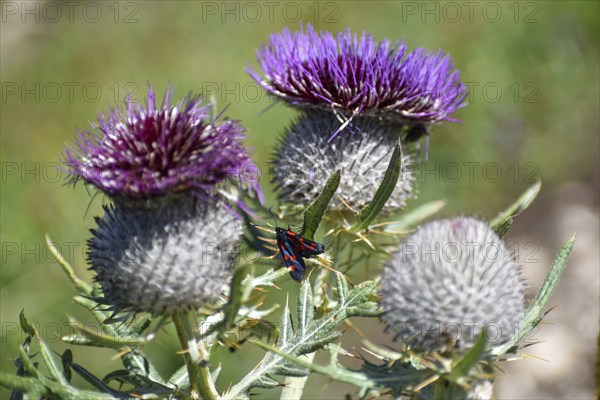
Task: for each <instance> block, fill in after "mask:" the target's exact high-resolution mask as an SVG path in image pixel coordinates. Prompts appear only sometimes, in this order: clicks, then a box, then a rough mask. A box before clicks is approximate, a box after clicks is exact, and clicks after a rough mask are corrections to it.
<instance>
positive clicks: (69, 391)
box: [0, 371, 125, 400]
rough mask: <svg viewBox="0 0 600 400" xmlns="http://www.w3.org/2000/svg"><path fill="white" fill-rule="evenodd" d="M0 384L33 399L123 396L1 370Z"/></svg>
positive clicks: (83, 399)
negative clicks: (81, 388)
mask: <svg viewBox="0 0 600 400" xmlns="http://www.w3.org/2000/svg"><path fill="white" fill-rule="evenodd" d="M0 386H3V387H6V388H8V389H12V390H16V391H19V392H21V393H27V394H28V395H29V397H30V398H34V399H40V398H42V397H43V396H44V397H52V398H58V399H77V400H110V399H116V398H123V397H125V396H118V397H115V396H112V395H109V394H105V393H99V392H92V391H90V390H80V389H77V388H75V387H73V386H63V385H61V384H59V383H56V382H52V381H50V380H47V379H36V378H29V377H21V376H15V375H10V374H7V373H5V372H2V371H0Z"/></svg>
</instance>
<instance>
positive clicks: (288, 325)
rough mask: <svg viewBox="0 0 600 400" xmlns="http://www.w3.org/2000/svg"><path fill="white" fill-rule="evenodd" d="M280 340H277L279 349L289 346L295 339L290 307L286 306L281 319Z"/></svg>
mask: <svg viewBox="0 0 600 400" xmlns="http://www.w3.org/2000/svg"><path fill="white" fill-rule="evenodd" d="M279 329H280V331H281V332H280V333H279V339H278V340H277V346H278V347H286V346H288V345H289V344H290V343H291V341H292V340H293V338H294V327H293V325H292V314H291V313H290V309H289V307H288V305H287V304H286V305H285V308H284V309H283V313H282V314H281V319H280V321H279Z"/></svg>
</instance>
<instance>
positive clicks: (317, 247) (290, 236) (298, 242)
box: [286, 229, 325, 258]
mask: <svg viewBox="0 0 600 400" xmlns="http://www.w3.org/2000/svg"><path fill="white" fill-rule="evenodd" d="M286 236H287V240H288V241H289V242H290V243H291V244H292V248H293V249H294V251H295V252H296V253H298V254H300V255H301V256H302V257H306V258H308V257H312V256H316V255H319V254H322V253H323V252H324V251H325V246H323V245H322V244H321V243H317V242H313V241H312V240H308V239H305V238H303V237H301V236H300V235H298V234H297V233H296V232H293V231H291V230H289V229H288V231H287V232H286Z"/></svg>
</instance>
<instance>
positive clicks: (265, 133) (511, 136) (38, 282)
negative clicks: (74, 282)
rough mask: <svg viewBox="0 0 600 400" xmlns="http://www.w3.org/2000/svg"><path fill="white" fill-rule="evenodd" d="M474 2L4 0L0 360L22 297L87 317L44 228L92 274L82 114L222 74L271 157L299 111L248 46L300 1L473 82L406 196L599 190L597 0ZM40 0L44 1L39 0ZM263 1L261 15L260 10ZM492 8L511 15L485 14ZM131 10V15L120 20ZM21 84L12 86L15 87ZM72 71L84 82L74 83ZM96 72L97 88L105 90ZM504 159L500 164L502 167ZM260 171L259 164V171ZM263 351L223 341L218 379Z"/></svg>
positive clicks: (461, 203)
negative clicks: (91, 5) (86, 8)
mask: <svg viewBox="0 0 600 400" xmlns="http://www.w3.org/2000/svg"><path fill="white" fill-rule="evenodd" d="M33 3H34V2H31V4H33ZM475 3H476V4H477V6H476V7H475V9H474V11H473V14H472V18H471V16H470V15H469V10H468V8H467V6H464V5H462V6H461V4H463V3H460V2H458V3H453V4H457V5H459V6H461V8H460V9H461V16H460V18H456V19H457V21H456V22H452V20H454V19H455V14H454V11H453V10H452V9H451V8H448V4H449V3H437V2H434V3H428V6H427V7H428V10H433V11H432V12H431V13H429V14H427V13H426V10H425V9H423V7H425V6H424V3H422V2H396V1H389V2H388V1H377V2H375V1H374V2H358V1H348V2H323V3H313V2H291V3H285V2H282V3H279V2H274V3H271V4H275V5H274V6H273V5H271V6H267V5H266V3H261V2H252V3H227V4H228V6H227V7H228V8H227V9H228V10H233V11H231V12H230V13H229V14H224V13H223V11H224V9H223V7H225V6H224V3H222V2H191V1H190V2H188V1H177V2H166V1H153V2H121V3H113V2H107V3H95V4H97V5H98V6H99V7H100V9H101V11H102V13H103V14H102V17H101V18H99V20H98V21H97V22H95V23H91V22H87V21H86V20H85V18H83V14H82V13H81V9H79V12H77V9H76V11H75V13H74V20H73V22H70V21H69V20H68V18H67V15H66V14H64V15H63V17H62V18H60V20H59V21H58V22H55V23H53V22H50V21H48V18H44V16H43V15H42V18H41V21H40V22H35V21H34V18H33V17H32V16H31V15H30V16H27V17H26V20H25V21H26V22H24V23H23V22H21V14H16V16H15V15H12V14H10V15H9V13H8V9H7V8H6V7H7V4H9V5H11V4H12V5H17V6H18V7H20V4H23V3H20V2H4V3H3V4H2V7H3V8H2V10H3V16H2V18H3V21H2V22H3V23H2V32H1V33H2V46H1V67H2V72H1V74H2V77H1V80H2V103H1V118H0V119H1V121H0V130H1V145H2V146H1V153H0V154H1V158H2V180H1V193H0V201H1V206H2V207H1V210H0V219H1V232H0V237H1V242H2V267H1V269H0V274H1V275H0V276H1V294H0V302H1V305H0V310H1V317H2V326H3V328H2V345H1V350H2V355H3V357H2V360H1V362H0V367H1V369H2V370H3V371H10V370H12V369H13V366H12V363H11V360H10V359H11V358H12V357H15V355H16V354H17V345H18V343H19V342H20V341H22V338H21V337H19V336H18V335H15V334H11V333H10V332H11V331H10V329H12V327H13V326H14V325H15V324H16V323H17V321H18V312H19V311H20V310H21V309H23V308H24V309H25V310H26V313H27V315H28V318H29V320H30V321H37V322H39V323H40V326H42V327H48V326H53V325H51V324H53V323H54V324H59V325H60V326H62V327H63V329H64V327H65V326H66V325H61V324H63V323H64V322H66V316H65V314H70V315H79V316H82V314H80V313H79V311H78V310H77V309H76V307H75V306H74V305H73V304H72V303H71V300H70V298H71V296H72V295H73V290H72V289H71V288H70V287H69V285H68V282H67V279H66V278H65V277H64V276H62V273H61V272H60V271H59V269H58V267H57V265H56V264H55V263H54V262H52V260H51V258H50V255H49V253H48V252H47V251H45V248H44V233H46V232H47V233H49V234H50V235H51V236H52V238H53V239H54V240H55V241H56V242H57V243H58V244H59V246H61V245H62V247H63V249H67V250H68V249H73V252H72V253H73V254H72V255H71V257H70V261H72V262H73V263H74V265H75V266H76V270H77V271H78V273H79V274H80V275H82V276H86V277H89V276H90V274H89V273H88V271H86V266H85V263H84V261H83V259H84V243H85V240H86V239H87V238H88V236H89V234H88V229H89V228H91V227H92V226H93V225H94V223H93V216H95V215H100V214H101V207H100V206H101V203H102V199H101V196H98V197H96V198H95V199H94V200H92V199H91V196H90V194H89V193H88V192H87V191H86V190H85V189H84V188H83V187H82V186H78V187H77V188H76V189H75V190H72V189H70V188H67V187H65V186H64V180H63V179H61V177H62V173H57V172H56V171H55V167H56V166H57V165H58V164H57V163H58V161H59V160H60V158H61V151H62V150H63V148H64V145H65V144H66V143H67V142H69V141H70V140H71V139H72V137H73V134H74V132H75V128H76V127H78V128H86V127H87V126H88V122H89V121H92V120H94V119H95V116H96V113H98V112H99V111H104V110H106V109H107V108H108V107H114V106H117V105H119V104H121V102H122V100H123V97H124V94H125V91H126V89H131V88H137V89H139V91H138V92H137V93H135V94H134V98H135V99H139V100H142V99H143V96H144V93H145V91H146V85H147V82H152V84H153V85H154V86H155V88H157V89H158V92H161V91H164V89H165V88H166V86H167V84H168V83H169V82H170V83H171V84H173V85H174V86H175V87H176V95H177V96H182V95H184V94H185V93H187V92H188V91H193V92H204V93H207V92H210V91H211V89H212V88H214V87H218V88H219V89H220V90H219V92H217V93H216V94H215V96H216V100H217V101H218V102H219V104H220V105H221V106H228V109H227V115H228V116H230V117H232V118H235V119H240V120H241V121H242V122H243V123H244V125H245V126H246V127H247V129H248V140H247V143H248V145H249V146H251V147H253V148H254V149H255V150H254V156H255V160H256V161H257V163H258V164H259V165H261V166H263V165H264V166H266V165H267V163H268V160H269V156H270V152H271V150H272V146H273V144H274V142H275V138H276V137H277V136H278V135H279V134H280V133H281V132H282V130H283V129H284V128H285V127H286V126H287V125H288V124H289V122H290V120H291V118H292V117H293V112H292V111H290V110H288V109H286V108H285V107H283V106H281V105H276V106H275V107H274V108H273V109H271V110H269V111H268V112H266V113H265V114H264V115H262V116H259V115H258V114H259V113H260V112H261V111H263V110H264V109H265V108H266V107H268V106H269V105H270V104H271V101H270V100H269V99H267V98H266V96H265V95H264V94H263V93H262V92H259V91H258V89H257V86H256V85H255V84H252V83H251V80H250V78H249V77H248V76H247V74H246V73H245V72H244V71H243V67H244V65H245V64H246V62H247V61H251V62H252V63H254V49H255V48H256V47H257V46H258V45H259V44H260V43H261V42H263V41H265V40H266V38H267V36H268V34H269V33H270V32H273V31H279V30H280V29H282V28H283V27H284V26H289V27H290V28H292V29H294V28H297V26H298V23H297V22H296V18H295V15H296V14H297V13H296V11H298V10H300V12H301V16H302V20H303V21H304V22H312V23H314V25H315V26H316V27H317V28H320V29H326V30H331V31H338V30H341V29H343V28H345V27H351V28H352V30H354V31H357V32H360V31H361V30H363V29H365V30H368V31H370V32H371V33H373V34H375V36H376V37H377V38H383V37H389V38H392V39H400V38H405V40H406V42H407V44H408V46H409V48H411V49H412V48H415V47H428V48H431V49H437V48H442V49H444V50H445V51H447V52H449V53H450V54H451V55H452V56H453V58H454V60H455V63H456V66H457V67H458V68H459V69H460V71H461V75H462V79H463V80H464V81H465V82H471V83H472V84H471V87H472V91H471V95H470V103H471V104H470V105H469V106H468V107H466V108H464V109H461V110H460V111H459V112H458V113H456V115H455V117H456V118H458V119H460V120H462V121H463V122H462V123H445V124H443V125H441V126H439V127H436V128H434V129H433V131H432V134H431V143H430V150H429V161H428V162H427V163H424V164H423V163H422V164H421V165H420V169H421V171H423V170H424V169H427V171H428V173H427V174H425V175H423V174H422V175H421V176H422V178H421V182H420V184H419V191H420V196H419V198H418V200H416V201H415V202H414V203H413V204H419V203H421V202H425V201H428V200H432V199H441V198H447V199H448V200H449V204H448V206H447V208H446V209H445V212H446V213H448V214H454V213H476V214H481V215H484V216H492V215H493V214H494V213H496V212H497V211H498V210H499V209H501V208H502V207H504V206H505V205H507V204H509V203H510V202H511V201H512V200H513V199H514V198H515V196H516V195H517V194H518V193H520V192H522V191H523V190H524V188H525V187H527V186H528V185H529V183H528V182H527V180H528V179H533V178H535V177H538V176H539V177H541V178H542V180H543V182H544V185H545V188H548V187H553V186H556V185H559V184H561V183H564V182H566V181H580V182H583V183H585V184H587V185H590V186H592V187H593V188H594V190H597V186H596V182H597V179H598V148H599V135H598V131H599V128H600V126H599V125H600V124H599V117H598V109H599V105H600V104H599V99H598V96H599V94H598V93H599V75H598V71H599V65H598V63H599V61H598V60H599V54H598V49H599V46H598V28H599V22H598V13H599V5H598V4H599V3H598V2H587V1H581V2H575V1H569V2H567V1H562V2H559V1H557V2H521V3H513V2H493V3H491V4H492V5H494V8H493V9H492V8H489V7H488V6H486V4H488V3H478V2H475ZM38 4H39V7H41V8H40V10H42V9H43V7H44V6H45V5H46V3H44V2H42V3H38ZM55 4H60V3H55ZM248 4H251V5H250V6H249V5H248ZM111 5H112V7H113V8H112V9H111V8H109V7H111ZM115 5H116V6H115ZM252 5H253V6H252ZM32 7H33V6H32ZM115 7H117V8H118V10H119V15H118V17H117V21H118V23H115V22H114V19H115ZM214 7H216V14H212V11H213V10H215V8H214ZM236 7H237V10H238V11H237V12H236ZM252 7H255V8H254V9H253V8H252ZM256 7H258V8H256ZM269 7H273V8H271V10H272V13H271V15H269V12H268V11H269V9H270V8H269ZM414 7H416V10H417V11H416V14H412V11H413V10H414V9H415V8H414ZM436 7H437V10H438V11H437V12H436V11H435V10H436ZM486 7H488V8H486ZM511 7H512V8H511ZM256 9H258V10H261V13H262V17H260V18H257V17H256V14H255V10H256ZM484 9H485V10H486V13H484V12H483V10H484ZM496 9H499V10H500V11H501V13H502V15H501V16H500V17H499V20H498V21H497V22H492V21H494V20H495V19H496V17H495V15H496V14H495V13H494V10H496ZM517 9H518V15H517V14H515V13H516V12H517V11H516V10H517ZM63 10H66V6H65V8H64V9H63ZM284 10H285V11H286V12H284ZM50 11H51V10H48V12H50ZM208 11H210V12H211V13H209V12H208ZM317 11H318V13H317V14H318V15H316V14H315V13H316V12H317ZM65 12H66V11H65ZM131 12H134V15H131V17H132V18H134V19H135V20H137V22H133V23H124V22H123V21H124V19H125V17H126V16H127V15H129V14H130V13H131ZM52 15H53V14H52ZM90 15H92V19H93V15H94V14H90ZM90 15H88V19H89V17H90ZM271 16H272V18H271ZM52 18H53V17H50V19H52ZM221 18H224V19H225V21H226V22H222V20H221ZM236 18H238V19H239V22H236V21H235V19H236ZM436 19H438V20H439V22H438V21H436ZM69 82H70V83H69ZM515 83H516V86H515ZM14 85H17V87H18V93H17V94H11V92H10V90H11V89H14ZM22 85H25V88H29V89H32V88H33V89H34V91H36V90H35V88H36V86H35V85H39V90H37V93H38V95H39V99H36V98H35V97H36V95H35V94H31V93H29V94H23V91H22V89H23V86H22ZM66 85H76V86H74V91H73V97H72V98H71V97H70V96H69V95H68V90H67V86H66ZM56 86H59V87H62V94H61V95H58V96H57V95H56V92H55V91H53V88H56ZM84 87H85V88H87V89H88V90H87V92H86V91H83V90H82V89H83V88H84ZM98 87H99V88H100V89H101V93H100V94H99V95H98V96H96V94H95V90H94V88H98ZM44 88H45V90H46V91H45V92H44ZM496 88H500V90H501V94H500V95H498V94H497V92H496V91H495V89H496ZM484 89H486V90H484ZM517 91H518V93H517ZM96 97H97V99H96ZM422 161H423V160H422ZM465 162H471V163H475V164H470V165H472V166H473V167H472V168H473V175H472V176H471V175H470V174H469V168H470V167H469V165H468V164H464V163H465ZM476 163H479V165H478V164H476ZM492 163H497V164H492ZM457 167H458V169H457ZM483 167H486V168H487V169H484V168H483ZM498 168H499V170H500V171H501V173H502V175H501V177H498V178H497V179H496V178H495V174H496V173H495V171H496V170H497V169H498ZM15 170H16V172H14V171H15ZM28 171H29V172H28ZM267 171H268V168H264V169H263V173H264V175H263V178H264V179H263V180H264V182H265V183H267V180H268V176H267V175H268V174H267ZM517 172H518V174H517ZM457 173H460V176H458V175H456V174H457ZM543 195H544V194H543V193H542V196H543ZM269 198H270V199H271V198H272V197H269ZM90 203H91V205H90ZM88 206H89V210H87V209H88ZM86 210H87V213H86ZM283 288H284V290H283V293H285V292H286V289H288V290H289V291H290V292H291V293H295V290H296V289H295V286H294V285H291V284H290V285H288V284H286V285H284V286H283ZM291 297H292V298H293V295H292V296H291ZM82 318H83V316H82ZM63 333H64V332H63ZM51 334H52V332H50V328H49V333H48V335H51ZM173 339H174V336H173V335H165V336H164V337H162V339H161V343H160V344H158V345H156V346H154V347H153V348H152V350H151V353H152V355H153V356H154V357H155V359H165V358H168V360H169V363H167V365H166V366H165V367H164V368H165V369H164V370H163V371H161V372H163V373H167V372H168V371H169V370H172V369H173V368H175V362H177V360H178V357H177V356H176V355H175V347H174V345H173V343H172V340H173ZM55 342H56V340H55ZM246 347H248V346H246ZM62 348H64V346H62V347H61V346H60V345H58V344H57V349H62ZM240 354H241V356H240ZM257 354H259V352H257V351H256V350H255V349H251V348H248V349H247V348H244V349H242V350H241V351H240V352H236V353H233V354H229V353H227V352H226V351H223V352H221V354H220V356H219V359H221V360H223V362H224V363H231V362H234V363H236V364H235V365H236V371H233V372H232V375H224V376H223V377H222V378H221V379H220V381H219V384H220V385H221V388H225V387H226V386H227V382H228V381H229V380H230V379H236V377H238V376H240V375H241V374H243V372H244V371H245V370H247V369H248V368H250V367H251V365H252V364H251V363H252V358H253V357H256V355H257ZM74 355H75V360H76V362H79V363H80V364H83V365H86V366H87V367H88V368H89V369H90V370H92V371H93V372H95V373H97V374H98V375H99V376H102V375H103V374H104V373H106V372H108V371H109V370H110V369H111V368H112V369H114V368H116V367H117V364H118V363H117V362H116V361H110V360H109V358H108V356H107V352H104V351H101V350H98V351H93V352H89V351H85V350H83V349H74ZM315 382H318V384H317V385H311V386H310V387H309V391H308V393H307V396H309V397H311V398H314V397H323V398H327V397H332V396H337V397H339V393H338V392H336V389H335V388H336V385H329V386H326V387H325V388H321V387H320V385H325V384H326V382H324V381H321V380H319V379H317V380H315ZM4 393H5V392H0V397H4ZM269 396H272V393H269Z"/></svg>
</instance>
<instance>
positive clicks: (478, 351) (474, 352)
mask: <svg viewBox="0 0 600 400" xmlns="http://www.w3.org/2000/svg"><path fill="white" fill-rule="evenodd" d="M487 339H488V333H487V328H484V329H483V331H482V332H481V335H480V336H479V339H477V342H476V343H475V345H474V346H473V347H472V348H471V349H470V350H469V351H468V352H467V354H465V355H464V357H463V358H462V359H461V360H460V361H458V362H457V363H456V365H455V366H454V367H453V368H452V371H451V372H450V375H449V377H448V380H450V381H451V382H457V381H458V380H459V379H460V378H462V377H465V376H468V375H469V372H470V371H471V368H473V367H474V366H475V365H477V363H478V362H479V361H480V360H481V358H482V357H483V355H484V354H485V347H486V345H487Z"/></svg>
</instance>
